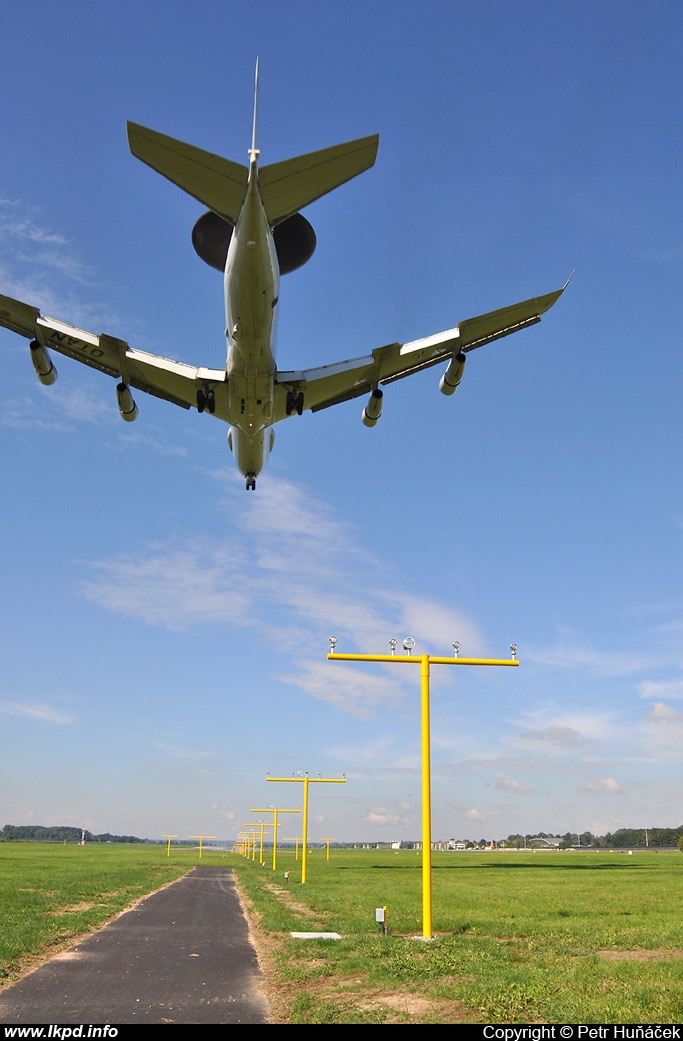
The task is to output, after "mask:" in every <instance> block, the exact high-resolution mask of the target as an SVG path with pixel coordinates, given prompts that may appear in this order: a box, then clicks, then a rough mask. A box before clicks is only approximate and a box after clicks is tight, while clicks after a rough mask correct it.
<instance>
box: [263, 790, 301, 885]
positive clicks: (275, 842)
mask: <svg viewBox="0 0 683 1041" xmlns="http://www.w3.org/2000/svg"><path fill="white" fill-rule="evenodd" d="M251 812H252V813H272V814H273V871H275V869H276V868H277V815H278V813H301V810H282V809H277V810H276V809H274V807H272V806H268V807H267V808H266V809H265V810H264V809H258V808H257V809H254V807H253V806H252V809H251Z"/></svg>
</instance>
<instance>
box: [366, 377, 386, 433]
mask: <svg viewBox="0 0 683 1041" xmlns="http://www.w3.org/2000/svg"><path fill="white" fill-rule="evenodd" d="M383 397H384V392H383V391H381V390H380V389H379V387H377V388H376V389H375V390H373V392H372V394H371V395H370V400H369V401H368V403H367V405H366V406H365V408H364V409H363V423H364V424H365V426H366V427H374V426H375V424H376V422H377V420H378V419H379V417H380V416H381V415H382V398H383Z"/></svg>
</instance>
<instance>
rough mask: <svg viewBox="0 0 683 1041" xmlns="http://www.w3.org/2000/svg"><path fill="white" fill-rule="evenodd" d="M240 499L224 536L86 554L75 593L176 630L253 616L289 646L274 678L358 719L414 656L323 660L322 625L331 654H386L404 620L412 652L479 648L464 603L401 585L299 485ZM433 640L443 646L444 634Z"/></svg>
mask: <svg viewBox="0 0 683 1041" xmlns="http://www.w3.org/2000/svg"><path fill="white" fill-rule="evenodd" d="M221 477H222V479H223V480H225V478H224V476H223V475H221ZM226 490H227V495H228V496H229V497H230V495H231V494H232V497H233V498H232V499H230V503H231V505H233V500H234V496H235V495H236V494H241V495H242V496H243V495H244V493H243V491H240V492H239V493H237V484H236V483H235V482H234V481H230V482H226ZM240 505H241V507H242V508H241V509H240V510H239V511H236V510H234V509H231V519H232V521H233V522H234V523H233V527H232V529H231V535H230V536H229V537H227V538H223V539H221V540H217V539H210V538H207V537H201V538H200V537H193V536H187V537H185V538H182V539H175V540H170V541H168V542H165V543H157V544H154V545H150V546H148V547H144V548H143V549H141V550H139V551H138V552H136V553H134V554H131V555H129V556H126V557H119V558H116V559H113V560H101V561H96V562H93V563H91V564H89V565H88V567H89V569H90V571H91V574H92V576H93V577H91V578H89V579H86V580H84V581H83V582H82V583H81V591H82V593H83V595H84V596H85V597H87V598H88V599H89V600H91V601H93V602H94V603H97V604H99V605H100V606H101V607H103V608H105V609H106V610H110V611H114V612H116V613H118V614H123V615H128V616H129V617H133V618H141V619H142V620H143V621H145V622H146V623H147V624H149V625H161V626H165V627H166V628H168V629H172V630H176V631H180V630H183V629H188V628H190V627H192V626H194V625H199V624H201V625H206V624H207V623H214V624H217V625H224V626H226V625H227V626H231V627H236V626H237V627H241V628H244V627H254V626H258V627H259V630H260V631H261V633H263V634H264V635H265V636H266V637H267V638H268V639H270V640H271V642H272V645H273V646H274V647H275V648H276V649H277V650H279V651H281V652H282V655H283V660H284V661H285V662H288V661H291V660H292V657H293V651H294V650H295V651H296V654H295V660H296V667H295V668H293V669H289V668H285V669H284V670H283V673H282V674H281V675H280V676H279V679H280V680H281V681H282V682H284V683H290V684H293V685H295V686H297V687H298V688H299V689H300V690H302V691H303V692H304V693H305V694H308V695H309V696H312V697H315V698H319V699H321V700H323V701H327V702H328V703H330V704H334V705H336V706H337V707H339V708H343V709H345V710H346V711H349V712H352V713H353V714H355V715H358V716H361V717H364V718H370V717H371V716H372V715H373V714H374V713H375V712H376V710H377V708H378V706H379V705H380V704H389V705H393V706H397V705H398V704H399V703H400V702H401V700H402V698H403V697H404V689H405V688H406V687H410V686H411V685H412V687H416V686H418V685H419V678H420V677H419V667H418V666H417V664H415V665H414V666H412V667H411V666H407V665H406V666H398V665H391V664H387V665H385V666H384V667H380V666H374V667H373V668H371V669H368V668H358V667H354V665H353V664H352V663H345V664H342V663H334V665H331V664H330V663H328V662H327V661H326V660H325V655H326V653H327V651H328V649H329V637H330V635H335V636H336V637H337V640H338V642H337V646H336V651H337V652H338V653H343V652H346V653H379V654H386V653H387V652H388V651H389V647H388V637H389V636H390V635H391V634H394V633H395V634H397V635H398V636H399V637H400V636H401V635H404V634H405V632H406V630H407V628H408V626H410V629H411V631H412V633H413V634H414V635H415V637H416V639H417V640H418V645H417V648H416V651H419V650H420V649H421V648H422V649H424V648H425V646H426V643H427V640H429V641H430V642H431V644H432V646H434V644H435V643H436V641H437V640H439V641H441V640H443V642H444V643H447V644H449V643H450V641H451V640H452V638H453V637H454V636H456V637H457V638H458V639H460V640H461V641H463V640H465V641H467V643H468V651H469V649H470V647H471V648H472V649H477V650H478V649H479V648H481V647H482V645H483V639H482V637H481V636H480V634H479V632H478V629H477V626H476V625H475V624H474V623H473V622H472V621H471V620H470V619H468V617H467V616H466V615H465V614H464V612H463V613H459V612H457V611H456V610H455V609H454V608H452V607H450V606H449V607H446V608H444V606H443V605H441V604H438V603H436V602H434V601H430V600H427V599H426V598H420V597H416V596H415V595H414V594H412V593H410V594H409V593H406V592H405V591H404V590H403V589H402V588H401V585H400V581H399V579H398V577H397V575H396V574H394V573H393V572H392V571H391V569H390V568H388V567H386V566H385V565H384V564H383V563H382V562H381V561H379V560H377V559H375V558H374V557H372V556H371V554H369V553H368V552H367V551H366V550H365V549H364V548H363V547H362V546H361V545H360V544H359V543H358V541H357V539H356V534H355V531H354V530H353V529H352V528H351V526H350V525H348V524H347V523H345V522H342V521H339V520H338V519H337V518H336V517H335V516H334V514H333V512H332V510H331V509H330V508H329V507H328V506H327V505H326V504H324V503H321V502H320V501H318V500H317V499H315V497H313V496H311V495H309V494H308V493H307V492H306V491H305V489H304V488H302V487H301V486H299V485H296V484H294V483H292V482H289V481H283V480H277V479H275V478H271V480H270V481H268V482H266V483H264V492H263V494H261V493H260V492H259V495H258V496H252V497H250V498H249V499H248V500H247V502H246V503H245V502H244V501H243V500H242V501H241V503H240ZM369 575H370V576H372V581H369V579H368V576H369ZM281 619H284V621H283V622H282V623H281ZM399 646H400V645H399ZM438 649H439V651H440V652H441V653H442V654H444V655H447V654H448V649H449V647H448V645H447V646H445V647H439V648H438ZM414 653H415V652H414ZM373 670H374V671H373Z"/></svg>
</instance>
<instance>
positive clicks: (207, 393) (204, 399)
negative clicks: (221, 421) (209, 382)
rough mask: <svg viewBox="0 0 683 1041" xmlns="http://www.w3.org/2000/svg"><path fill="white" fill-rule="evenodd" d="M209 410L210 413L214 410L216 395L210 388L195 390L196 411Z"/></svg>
mask: <svg viewBox="0 0 683 1041" xmlns="http://www.w3.org/2000/svg"><path fill="white" fill-rule="evenodd" d="M204 411H206V412H210V413H211V415H213V414H214V412H215V411H216V395H215V394H214V392H213V391H212V390H198V391H197V412H204Z"/></svg>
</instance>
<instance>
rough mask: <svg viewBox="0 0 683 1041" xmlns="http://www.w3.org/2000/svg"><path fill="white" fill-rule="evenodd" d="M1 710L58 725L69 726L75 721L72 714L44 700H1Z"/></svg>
mask: <svg viewBox="0 0 683 1041" xmlns="http://www.w3.org/2000/svg"><path fill="white" fill-rule="evenodd" d="M0 712H2V713H4V714H5V715H7V716H17V717H19V718H20V719H28V720H31V721H32V722H34V723H54V724H56V725H57V726H67V725H68V724H70V723H73V719H72V718H71V717H70V716H67V715H65V714H64V713H63V712H60V711H59V710H58V709H56V708H54V707H53V706H52V705H48V704H47V703H46V702H43V701H1V702H0Z"/></svg>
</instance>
